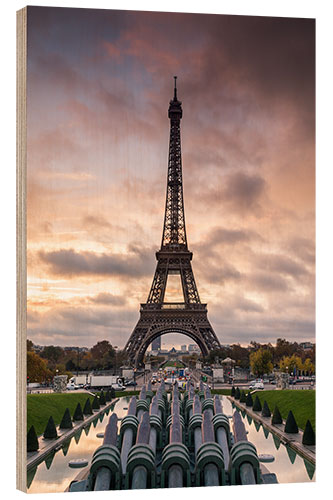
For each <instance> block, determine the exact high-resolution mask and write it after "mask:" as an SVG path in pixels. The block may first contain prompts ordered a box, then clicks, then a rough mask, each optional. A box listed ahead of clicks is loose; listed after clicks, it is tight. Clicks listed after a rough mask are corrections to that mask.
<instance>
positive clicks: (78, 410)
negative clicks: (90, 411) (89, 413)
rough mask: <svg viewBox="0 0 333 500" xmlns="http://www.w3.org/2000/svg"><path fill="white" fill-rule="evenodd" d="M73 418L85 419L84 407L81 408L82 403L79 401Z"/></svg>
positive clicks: (75, 419)
mask: <svg viewBox="0 0 333 500" xmlns="http://www.w3.org/2000/svg"><path fill="white" fill-rule="evenodd" d="M73 420H74V421H77V420H84V416H83V413H82V408H81V404H80V403H78V404H77V405H76V408H75V411H74V415H73Z"/></svg>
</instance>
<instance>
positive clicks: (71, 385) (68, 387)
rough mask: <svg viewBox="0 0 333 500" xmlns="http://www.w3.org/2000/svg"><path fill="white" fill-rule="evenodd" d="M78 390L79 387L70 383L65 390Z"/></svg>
mask: <svg viewBox="0 0 333 500" xmlns="http://www.w3.org/2000/svg"><path fill="white" fill-rule="evenodd" d="M78 388H79V386H78V385H76V384H72V383H70V384H67V390H68V391H76V390H77V389H78Z"/></svg>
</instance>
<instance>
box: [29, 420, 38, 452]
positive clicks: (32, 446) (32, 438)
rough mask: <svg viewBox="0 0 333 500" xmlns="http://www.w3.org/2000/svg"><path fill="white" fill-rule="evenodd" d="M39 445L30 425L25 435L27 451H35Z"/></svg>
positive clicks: (33, 429)
mask: <svg viewBox="0 0 333 500" xmlns="http://www.w3.org/2000/svg"><path fill="white" fill-rule="evenodd" d="M38 449H39V443H38V438H37V434H36V431H35V428H34V426H33V425H32V426H31V427H30V429H29V432H28V434H27V451H37V450H38Z"/></svg>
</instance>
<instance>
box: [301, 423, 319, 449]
mask: <svg viewBox="0 0 333 500" xmlns="http://www.w3.org/2000/svg"><path fill="white" fill-rule="evenodd" d="M302 444H305V445H307V446H311V445H314V444H316V436H315V433H314V430H313V428H312V425H311V422H310V420H307V421H306V424H305V429H304V433H303V438H302Z"/></svg>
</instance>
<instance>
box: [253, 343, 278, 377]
mask: <svg viewBox="0 0 333 500" xmlns="http://www.w3.org/2000/svg"><path fill="white" fill-rule="evenodd" d="M250 366H251V370H252V373H254V374H255V375H264V373H270V372H271V371H272V370H273V363H272V353H271V352H270V351H269V350H268V349H263V348H262V347H261V348H260V349H258V350H257V351H255V352H251V354H250Z"/></svg>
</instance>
